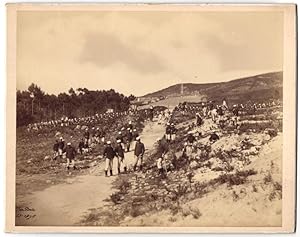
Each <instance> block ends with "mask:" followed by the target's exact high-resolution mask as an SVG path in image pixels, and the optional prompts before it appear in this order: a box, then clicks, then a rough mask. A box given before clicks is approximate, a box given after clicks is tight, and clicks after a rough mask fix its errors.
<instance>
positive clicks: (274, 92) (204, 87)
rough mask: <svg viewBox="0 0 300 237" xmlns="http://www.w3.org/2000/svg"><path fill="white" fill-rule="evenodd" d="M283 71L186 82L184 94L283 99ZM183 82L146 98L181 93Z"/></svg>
mask: <svg viewBox="0 0 300 237" xmlns="http://www.w3.org/2000/svg"><path fill="white" fill-rule="evenodd" d="M282 77H283V72H271V73H266V74H260V75H256V76H251V77H245V78H240V79H235V80H232V81H228V82H220V83H206V84H195V83H184V84H183V91H184V95H191V94H194V95H204V96H207V98H208V99H209V100H216V101H219V100H222V99H223V98H226V99H228V100H231V101H247V100H251V99H255V100H264V99H269V98H273V99H281V98H282ZM181 87H182V84H176V85H173V86H170V87H168V88H165V89H162V90H159V91H156V92H153V93H150V94H147V95H145V96H143V97H144V98H155V97H157V98H159V97H170V96H179V95H181Z"/></svg>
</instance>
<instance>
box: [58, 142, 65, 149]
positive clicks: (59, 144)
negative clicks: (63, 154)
mask: <svg viewBox="0 0 300 237" xmlns="http://www.w3.org/2000/svg"><path fill="white" fill-rule="evenodd" d="M64 147H65V142H64V141H59V142H58V148H59V149H64Z"/></svg>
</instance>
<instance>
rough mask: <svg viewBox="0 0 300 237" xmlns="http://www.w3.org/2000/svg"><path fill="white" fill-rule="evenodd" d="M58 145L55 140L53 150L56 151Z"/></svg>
mask: <svg viewBox="0 0 300 237" xmlns="http://www.w3.org/2000/svg"><path fill="white" fill-rule="evenodd" d="M58 146H59V143H58V142H55V143H54V145H53V151H58Z"/></svg>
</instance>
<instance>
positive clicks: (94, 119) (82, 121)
mask: <svg viewBox="0 0 300 237" xmlns="http://www.w3.org/2000/svg"><path fill="white" fill-rule="evenodd" d="M134 113H135V111H133V110H126V111H123V112H105V113H96V114H95V115H93V116H87V117H78V118H77V117H73V118H69V117H66V116H65V117H62V118H61V119H57V120H50V121H42V122H39V123H33V124H29V125H28V126H27V131H28V132H31V131H40V130H42V129H51V128H58V127H59V128H63V127H69V128H75V127H76V126H95V125H97V124H99V123H107V122H109V121H114V120H115V119H118V118H122V117H124V116H127V115H134Z"/></svg>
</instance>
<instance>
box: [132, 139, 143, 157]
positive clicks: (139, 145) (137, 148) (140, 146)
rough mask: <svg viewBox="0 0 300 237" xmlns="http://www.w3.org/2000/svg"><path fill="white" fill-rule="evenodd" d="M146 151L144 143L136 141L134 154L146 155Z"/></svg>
mask: <svg viewBox="0 0 300 237" xmlns="http://www.w3.org/2000/svg"><path fill="white" fill-rule="evenodd" d="M144 153H145V146H144V143H142V142H140V141H137V142H136V143H135V148H134V155H136V156H139V155H144Z"/></svg>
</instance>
